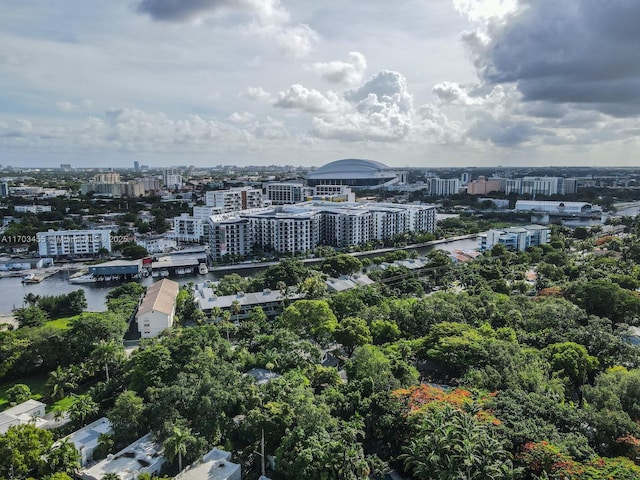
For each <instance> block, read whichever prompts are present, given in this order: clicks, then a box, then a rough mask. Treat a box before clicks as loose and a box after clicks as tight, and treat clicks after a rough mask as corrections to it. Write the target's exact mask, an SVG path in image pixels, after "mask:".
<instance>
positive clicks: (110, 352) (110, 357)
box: [91, 340, 125, 382]
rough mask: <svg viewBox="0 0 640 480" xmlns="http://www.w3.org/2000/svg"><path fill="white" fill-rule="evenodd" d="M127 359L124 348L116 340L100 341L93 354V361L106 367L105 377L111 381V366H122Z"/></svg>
mask: <svg viewBox="0 0 640 480" xmlns="http://www.w3.org/2000/svg"><path fill="white" fill-rule="evenodd" d="M124 357H125V353H124V348H123V346H122V344H121V343H119V342H116V341H115V340H100V341H99V342H98V343H97V344H96V345H95V348H94V349H93V351H92V352H91V360H92V361H93V362H94V363H95V364H96V365H101V366H103V367H104V373H105V377H106V379H107V382H108V381H109V365H112V366H115V365H118V364H120V363H121V362H122V361H123V360H124Z"/></svg>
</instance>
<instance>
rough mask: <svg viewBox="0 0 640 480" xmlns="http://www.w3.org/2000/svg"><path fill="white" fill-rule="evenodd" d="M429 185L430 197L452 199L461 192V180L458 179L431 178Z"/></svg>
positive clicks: (428, 181)
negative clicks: (451, 197) (452, 196)
mask: <svg viewBox="0 0 640 480" xmlns="http://www.w3.org/2000/svg"><path fill="white" fill-rule="evenodd" d="M427 185H428V189H429V195H431V196H433V197H450V196H451V195H456V194H458V192H459V190H460V180H458V179H457V178H429V179H428V180H427Z"/></svg>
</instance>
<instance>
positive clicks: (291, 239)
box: [207, 202, 435, 261]
mask: <svg viewBox="0 0 640 480" xmlns="http://www.w3.org/2000/svg"><path fill="white" fill-rule="evenodd" d="M207 223H208V224H209V246H210V256H211V258H212V260H213V261H219V260H221V259H222V258H223V257H224V256H225V255H237V256H245V255H247V254H248V253H250V252H251V247H252V246H253V245H257V246H259V247H260V248H263V249H272V250H274V251H276V252H280V253H299V252H305V251H308V250H312V249H314V248H315V247H317V246H318V245H332V246H335V247H339V248H340V247H347V246H349V245H359V244H363V243H366V242H369V241H373V240H383V239H385V238H391V237H393V236H395V235H398V234H400V233H405V232H417V231H427V232H433V231H434V230H435V207H433V206H431V205H407V204H392V203H333V202H306V203H303V204H298V205H294V206H288V207H285V206H280V207H275V208H266V209H259V210H253V211H241V212H236V213H234V214H223V215H215V216H212V217H210V218H209V219H208V220H207Z"/></svg>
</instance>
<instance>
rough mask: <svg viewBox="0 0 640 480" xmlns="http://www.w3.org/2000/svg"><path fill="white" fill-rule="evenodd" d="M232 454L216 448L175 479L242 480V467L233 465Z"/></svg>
mask: <svg viewBox="0 0 640 480" xmlns="http://www.w3.org/2000/svg"><path fill="white" fill-rule="evenodd" d="M230 460H231V453H229V452H225V451H224V450H219V449H217V448H214V449H213V450H211V451H210V452H209V453H207V454H206V455H204V456H203V457H202V458H201V459H200V460H198V461H197V462H195V463H193V464H192V465H190V466H189V467H187V468H186V469H184V470H183V471H182V472H180V473H179V474H178V475H176V476H175V477H174V478H176V479H180V480H242V473H241V468H240V465H238V464H237V463H232V462H231V461H230Z"/></svg>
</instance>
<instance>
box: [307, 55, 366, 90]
mask: <svg viewBox="0 0 640 480" xmlns="http://www.w3.org/2000/svg"><path fill="white" fill-rule="evenodd" d="M309 69H310V70H313V71H315V72H317V73H319V74H320V75H321V76H322V78H324V79H325V80H326V81H328V82H330V83H339V84H346V85H355V84H358V83H360V82H361V81H362V75H363V74H364V72H365V71H366V70H367V59H366V58H365V56H364V55H363V54H362V53H360V52H349V60H348V61H347V62H342V61H338V60H336V61H333V62H316V63H312V64H311V65H310V66H309Z"/></svg>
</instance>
